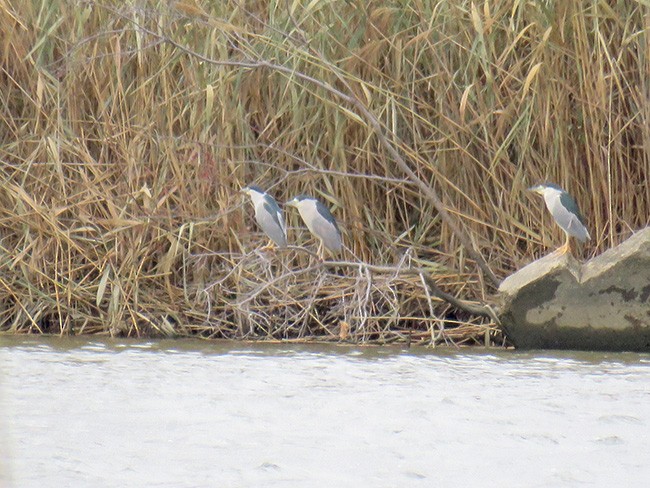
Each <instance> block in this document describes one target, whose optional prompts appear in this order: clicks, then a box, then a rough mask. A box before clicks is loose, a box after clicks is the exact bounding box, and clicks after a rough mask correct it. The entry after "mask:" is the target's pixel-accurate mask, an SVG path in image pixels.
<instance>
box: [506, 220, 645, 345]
mask: <svg viewBox="0 0 650 488" xmlns="http://www.w3.org/2000/svg"><path fill="white" fill-rule="evenodd" d="M499 292H500V307H499V312H498V315H499V319H500V321H501V325H502V327H503V329H504V330H505V332H506V334H507V336H508V338H509V339H510V340H511V341H512V342H513V344H514V345H515V347H517V348H521V349H581V350H606V351H650V227H646V228H645V229H643V230H641V231H639V232H637V233H635V234H633V235H632V236H631V237H630V238H629V239H628V240H626V241H625V242H623V243H621V244H620V245H618V246H616V247H614V248H612V249H609V250H608V251H606V252H604V253H603V254H601V255H600V256H596V257H595V258H593V259H591V260H590V261H588V262H587V263H585V264H583V265H581V264H580V263H579V262H578V261H576V260H575V258H573V257H572V256H570V255H564V256H560V255H557V254H550V255H548V256H545V257H543V258H541V259H539V260H537V261H534V262H532V263H530V264H529V265H527V266H525V267H524V268H522V269H521V270H519V271H517V272H516V273H514V274H513V275H511V276H509V277H508V278H507V279H505V280H504V281H503V283H502V284H501V286H500V287H499Z"/></svg>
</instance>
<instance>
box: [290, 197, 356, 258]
mask: <svg viewBox="0 0 650 488" xmlns="http://www.w3.org/2000/svg"><path fill="white" fill-rule="evenodd" d="M286 205H287V206H289V207H295V208H297V209H298V212H299V213H300V217H301V218H302V220H303V222H305V225H306V226H307V228H308V229H309V231H310V232H311V233H312V234H314V235H315V236H316V237H317V238H318V239H319V240H320V246H319V255H320V256H321V258H322V257H323V256H322V247H323V246H325V248H326V249H327V250H328V251H330V252H331V253H333V254H338V253H339V252H341V248H342V247H343V242H342V239H341V231H340V230H339V226H338V225H337V224H336V219H335V218H334V216H333V215H332V213H331V212H330V210H329V209H328V208H327V207H326V206H325V205H323V203H322V202H321V201H320V200H317V199H316V198H313V197H310V196H309V195H298V196H296V197H294V198H292V199H291V200H289V201H288V202H287V203H286Z"/></svg>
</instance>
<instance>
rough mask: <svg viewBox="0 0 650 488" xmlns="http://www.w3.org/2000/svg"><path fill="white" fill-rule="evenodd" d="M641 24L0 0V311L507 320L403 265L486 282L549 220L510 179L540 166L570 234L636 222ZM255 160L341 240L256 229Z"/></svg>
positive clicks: (365, 8) (183, 326) (29, 319)
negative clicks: (341, 250)
mask: <svg viewBox="0 0 650 488" xmlns="http://www.w3.org/2000/svg"><path fill="white" fill-rule="evenodd" d="M649 24H650V9H649V8H648V7H644V6H642V4H641V3H637V2H618V3H616V4H615V5H613V6H612V5H610V4H609V3H606V2H599V3H594V2H584V3H580V2H560V1H558V2H553V1H551V2H542V1H530V2H498V1H497V2H489V1H486V2H468V1H457V2H425V1H414V2H384V1H382V2H372V1H371V2H367V1H351V2H348V1H338V0H337V1H330V2H270V3H267V2H250V1H248V2H247V1H241V2H240V1H224V2H204V3H194V2H193V1H191V0H185V1H181V2H175V3H174V2H172V3H171V4H170V2H165V1H159V0H157V1H135V2H127V3H124V2H111V1H99V2H83V1H79V2H75V1H65V0H53V1H44V0H41V1H37V0H33V1H31V2H30V1H24V2H13V3H12V2H7V0H0V28H1V32H2V38H1V39H2V43H1V50H0V80H1V82H0V87H1V88H2V89H1V90H0V103H1V104H2V112H1V114H2V116H1V118H0V165H1V166H0V178H2V186H1V187H0V222H1V230H0V236H1V241H0V245H1V247H0V269H1V272H0V304H1V307H2V316H1V319H0V329H1V330H4V331H10V332H49V333H62V334H65V333H75V334H78V333H105V334H111V335H130V336H147V335H199V336H203V337H224V338H266V339H310V338H319V339H331V340H340V339H345V340H355V341H377V342H388V341H394V340H401V339H404V340H411V341H416V342H424V343H427V344H439V343H445V342H455V343H483V342H484V341H492V342H494V341H495V339H497V340H499V341H500V339H498V337H499V336H498V331H497V329H496V327H495V326H494V324H493V323H492V322H491V321H490V320H489V319H485V318H481V317H476V316H473V315H470V314H468V313H466V312H463V311H459V310H457V309H455V308H452V307H451V306H450V305H449V304H448V303H447V302H445V301H444V300H441V299H440V298H439V297H437V296H436V295H435V293H433V294H432V288H431V287H427V286H426V283H425V280H424V279H423V276H421V275H419V274H418V273H413V272H404V270H407V271H408V269H412V268H413V267H417V268H422V269H424V270H426V271H427V273H429V274H428V276H426V279H429V278H431V277H432V278H434V279H435V281H436V283H437V284H438V286H440V288H442V289H444V290H445V291H446V292H447V293H449V294H451V295H454V296H460V297H466V298H472V299H475V300H478V301H489V297H490V294H492V293H493V292H494V290H495V284H496V283H497V282H498V279H499V278H502V277H504V276H506V275H507V274H508V273H509V272H511V271H512V270H514V269H516V268H517V267H519V266H521V265H522V264H525V263H526V262H529V261H530V260H532V259H534V258H535V257H538V256H539V255H541V254H543V253H546V252H548V251H549V248H552V247H554V246H557V245H558V244H559V243H560V242H561V241H562V235H561V232H560V231H559V230H558V229H557V228H554V227H553V226H552V222H551V220H550V217H549V216H548V214H546V211H545V209H544V208H543V206H542V205H543V204H542V203H541V201H539V200H537V199H534V198H531V197H529V196H528V195H527V194H526V192H525V191H524V190H525V188H526V187H527V186H530V185H531V184H534V183H537V182H540V181H545V180H548V181H554V182H556V183H559V184H560V185H562V186H564V187H565V188H567V189H568V190H569V191H571V192H572V193H573V194H574V195H575V196H576V199H577V200H578V202H579V203H580V206H581V207H582V210H583V213H584V214H585V216H586V218H587V221H588V223H589V227H590V231H591V235H592V236H593V238H594V239H593V240H592V241H591V243H589V245H588V246H587V247H586V248H585V249H584V250H583V253H584V255H585V256H587V255H592V254H595V253H598V252H600V251H602V250H603V249H605V248H607V247H609V246H611V245H613V244H616V243H618V242H620V241H621V240H622V239H624V238H625V237H627V236H628V235H629V234H630V232H631V231H632V230H634V229H637V228H639V227H642V226H644V225H647V223H648V220H649V216H650V203H649V202H650V189H649V188H650V187H649V185H648V184H647V181H646V180H647V175H648V174H649V170H650V158H649V154H650V153H649V149H650V124H649V120H648V119H649V116H650V103H649V100H648V97H649V94H650V76H649V75H650V64H649V63H650V58H649V57H648V56H647V53H648V47H649V41H648V26H649ZM249 183H256V184H259V185H260V186H263V187H264V188H266V189H267V190H268V191H269V192H270V193H271V194H273V195H274V196H275V197H276V198H277V199H278V201H279V202H282V201H286V200H287V199H289V198H290V197H291V196H293V195H295V194H297V193H310V194H313V195H315V196H318V197H319V198H321V199H322V200H323V201H325V202H327V204H328V205H329V206H330V207H331V208H332V210H333V212H334V215H335V216H336V217H337V218H338V219H339V221H340V223H341V227H342V229H343V231H344V240H345V243H346V245H347V247H348V248H349V250H348V251H346V253H345V256H344V257H343V258H342V259H344V260H345V262H343V263H339V265H338V266H334V265H327V264H321V263H320V262H318V261H317V260H315V258H314V256H313V255H312V254H311V253H310V252H308V251H305V250H301V249H298V248H290V249H288V250H285V251H277V252H262V251H259V250H258V249H259V248H260V247H261V246H262V245H263V244H265V243H266V240H265V238H264V236H262V235H261V234H260V232H259V231H258V229H257V228H256V226H255V224H254V221H253V219H252V210H251V208H250V205H248V203H247V202H246V201H245V200H244V198H243V197H242V196H241V195H240V194H239V193H238V190H239V188H240V187H241V186H243V185H245V184H249ZM440 205H443V206H444V208H440ZM437 207H438V208H437ZM287 217H288V221H289V224H290V226H291V227H292V229H291V231H290V238H291V240H292V242H294V243H297V244H300V245H303V244H304V245H305V246H306V248H307V249H314V242H313V240H311V238H310V237H309V235H308V233H307V232H305V230H304V229H302V227H301V226H300V222H299V221H298V218H297V215H296V213H295V212H288V215H287ZM358 262H366V263H369V264H375V265H379V267H378V268H370V267H364V266H355V265H354V263H358ZM345 263H352V265H351V266H347V265H346V264H345ZM391 267H392V269H389V268H391ZM373 269H374V270H373ZM397 270H401V272H397Z"/></svg>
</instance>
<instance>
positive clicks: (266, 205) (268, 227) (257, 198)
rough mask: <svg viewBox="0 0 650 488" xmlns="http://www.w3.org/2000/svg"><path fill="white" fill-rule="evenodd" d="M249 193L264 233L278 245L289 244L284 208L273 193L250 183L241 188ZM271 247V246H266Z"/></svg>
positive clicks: (284, 245)
mask: <svg viewBox="0 0 650 488" xmlns="http://www.w3.org/2000/svg"><path fill="white" fill-rule="evenodd" d="M241 192H242V193H245V194H246V195H248V196H249V197H250V199H251V202H253V207H254V208H255V220H257V223H258V225H259V226H260V227H261V228H262V230H263V231H264V233H265V234H266V235H267V236H269V238H270V239H271V240H272V241H273V242H274V243H275V244H276V245H277V246H278V247H286V246H287V229H286V226H285V223H284V217H283V215H282V210H280V207H279V206H278V204H277V202H276V201H275V200H274V199H273V197H272V196H271V195H269V194H268V193H266V192H265V191H264V190H262V189H261V188H260V187H259V186H255V185H250V186H246V187H244V188H242V189H241ZM266 247H267V248H268V247H271V246H270V245H269V246H266Z"/></svg>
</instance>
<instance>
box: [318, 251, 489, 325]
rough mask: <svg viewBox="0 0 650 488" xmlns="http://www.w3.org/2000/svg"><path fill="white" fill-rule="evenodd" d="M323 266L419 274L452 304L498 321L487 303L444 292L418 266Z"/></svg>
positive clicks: (337, 263)
mask: <svg viewBox="0 0 650 488" xmlns="http://www.w3.org/2000/svg"><path fill="white" fill-rule="evenodd" d="M321 266H323V267H327V268H334V267H342V268H358V269H360V270H364V269H365V270H368V271H373V272H375V273H392V274H395V275H396V276H398V275H412V276H419V277H420V278H421V279H422V281H423V282H424V283H426V285H427V287H428V289H429V292H430V293H431V294H432V295H434V296H436V297H438V298H440V299H441V300H444V301H445V302H447V303H449V304H450V305H452V306H454V307H456V308H457V309H459V310H462V311H464V312H467V313H470V314H472V315H477V316H479V317H487V318H489V319H491V320H494V321H495V322H498V318H497V317H496V314H495V313H494V311H493V310H492V309H491V308H490V307H489V306H487V305H482V304H476V303H471V302H467V301H465V300H460V299H459V298H456V297H455V296H453V295H450V294H449V293H446V292H444V291H443V290H441V289H440V287H438V285H437V284H436V282H435V280H434V279H433V278H431V276H430V275H429V273H427V271H426V270H424V269H422V268H418V267H413V266H409V267H406V268H402V267H398V266H378V265H374V264H367V263H355V262H352V261H323V262H322V264H321Z"/></svg>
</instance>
